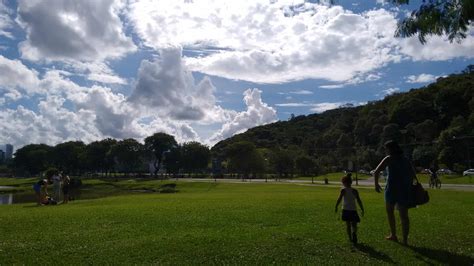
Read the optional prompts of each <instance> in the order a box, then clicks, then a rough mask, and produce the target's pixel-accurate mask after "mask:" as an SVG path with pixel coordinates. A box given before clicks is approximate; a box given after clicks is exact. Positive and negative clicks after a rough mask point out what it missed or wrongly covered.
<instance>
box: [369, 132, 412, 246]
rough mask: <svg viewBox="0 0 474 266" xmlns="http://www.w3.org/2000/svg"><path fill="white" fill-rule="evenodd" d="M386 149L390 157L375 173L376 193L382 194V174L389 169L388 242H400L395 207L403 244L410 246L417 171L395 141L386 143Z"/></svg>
mask: <svg viewBox="0 0 474 266" xmlns="http://www.w3.org/2000/svg"><path fill="white" fill-rule="evenodd" d="M385 149H386V151H387V153H388V156H386V157H385V158H383V160H382V161H381V162H380V163H379V165H378V166H377V168H376V169H375V172H374V182H375V191H377V192H381V191H382V188H381V187H380V185H379V177H380V172H381V171H383V170H384V169H385V168H386V167H387V168H388V177H387V183H386V186H385V208H386V211H387V219H388V224H389V226H390V235H388V236H387V237H386V239H387V240H392V241H398V238H397V232H396V227H395V214H394V210H395V207H396V208H397V209H398V211H399V213H400V220H401V224H402V234H403V244H404V245H408V233H409V230H410V220H409V218H408V208H409V207H410V206H411V205H412V201H413V199H412V191H411V187H412V183H413V179H414V177H415V169H414V168H413V166H412V164H411V162H410V161H409V160H408V159H407V158H406V157H405V156H403V151H402V149H401V148H400V146H399V145H398V143H397V142H395V141H387V142H385Z"/></svg>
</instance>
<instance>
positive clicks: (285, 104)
mask: <svg viewBox="0 0 474 266" xmlns="http://www.w3.org/2000/svg"><path fill="white" fill-rule="evenodd" d="M275 105H276V106H279V107H307V106H313V105H314V104H312V103H277V104H275Z"/></svg>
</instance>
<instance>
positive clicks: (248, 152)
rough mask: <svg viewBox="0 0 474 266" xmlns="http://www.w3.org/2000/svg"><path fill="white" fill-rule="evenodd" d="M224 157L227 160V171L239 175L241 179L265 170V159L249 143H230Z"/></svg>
mask: <svg viewBox="0 0 474 266" xmlns="http://www.w3.org/2000/svg"><path fill="white" fill-rule="evenodd" d="M226 157H227V158H228V160H229V162H228V168H229V170H230V171H234V172H235V173H239V174H241V175H242V177H248V175H249V174H251V173H253V174H257V173H261V172H263V171H264V170H265V159H264V158H263V156H262V155H261V154H260V152H259V151H258V150H257V149H256V147H255V145H254V144H253V143H251V142H248V141H239V142H236V143H232V144H231V145H229V146H228V147H227V149H226Z"/></svg>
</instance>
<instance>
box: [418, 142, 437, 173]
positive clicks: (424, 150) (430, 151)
mask: <svg viewBox="0 0 474 266" xmlns="http://www.w3.org/2000/svg"><path fill="white" fill-rule="evenodd" d="M437 157H438V156H437V154H436V150H435V149H434V148H433V147H432V146H420V147H416V148H415V149H414V150H413V155H412V158H413V162H414V163H415V164H416V165H418V166H422V167H423V168H430V167H432V166H433V165H434V163H435V160H436V158H437Z"/></svg>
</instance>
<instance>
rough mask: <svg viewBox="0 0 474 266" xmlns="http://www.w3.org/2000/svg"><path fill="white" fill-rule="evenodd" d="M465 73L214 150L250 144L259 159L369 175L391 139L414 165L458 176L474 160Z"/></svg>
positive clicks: (473, 104)
mask: <svg viewBox="0 0 474 266" xmlns="http://www.w3.org/2000/svg"><path fill="white" fill-rule="evenodd" d="M469 70H470V68H467V70H466V71H464V72H463V73H462V74H456V75H451V76H449V77H445V78H439V79H438V80H437V81H436V82H435V83H433V84H430V85H428V86H426V87H422V88H419V89H412V90H410V91H409V92H406V93H396V94H393V95H390V96H387V97H385V98H384V99H383V100H380V101H373V102H369V103H367V104H366V105H364V106H357V107H353V106H345V107H342V108H339V109H335V110H330V111H326V112H324V113H321V114H311V115H307V116H304V115H302V116H297V117H294V118H292V119H290V120H289V121H279V122H276V123H272V124H268V125H264V126H259V127H255V128H252V129H249V130H248V131H247V132H245V133H242V134H238V135H235V136H234V137H231V138H229V139H226V140H224V141H221V142H219V143H217V144H216V145H215V146H214V147H213V148H212V151H213V154H215V155H223V156H224V155H225V154H226V150H228V149H227V148H228V147H230V146H232V144H235V143H241V142H250V143H253V144H254V145H255V146H256V148H257V149H258V150H260V151H262V152H263V154H275V152H278V151H280V152H283V153H284V154H290V155H291V157H292V158H298V157H301V156H303V157H309V158H311V159H312V160H314V162H315V165H316V168H317V169H318V171H331V170H340V169H346V168H347V167H348V161H352V162H353V164H354V165H355V166H356V167H357V166H358V167H357V168H359V169H366V170H370V169H373V168H374V167H375V166H376V164H377V163H378V162H379V160H380V159H381V158H382V156H384V150H383V143H384V142H385V141H386V140H389V139H395V140H398V141H399V142H400V143H401V145H402V147H403V149H404V151H405V153H406V155H408V156H410V157H411V158H412V159H413V161H414V162H415V165H416V166H418V167H423V168H428V167H435V168H450V169H452V170H456V171H458V172H460V171H463V170H465V169H466V168H468V167H469V166H470V164H469V160H470V159H471V158H470V157H472V156H474V153H472V152H473V151H474V149H473V148H474V100H473V95H474V72H472V71H469ZM471 153H472V154H471Z"/></svg>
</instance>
